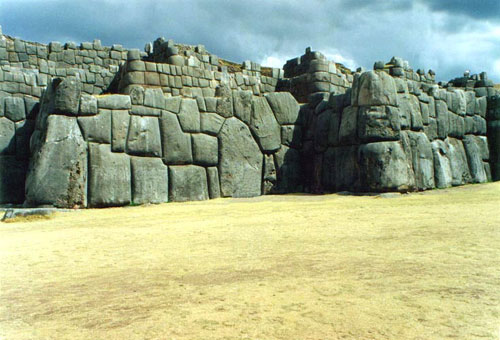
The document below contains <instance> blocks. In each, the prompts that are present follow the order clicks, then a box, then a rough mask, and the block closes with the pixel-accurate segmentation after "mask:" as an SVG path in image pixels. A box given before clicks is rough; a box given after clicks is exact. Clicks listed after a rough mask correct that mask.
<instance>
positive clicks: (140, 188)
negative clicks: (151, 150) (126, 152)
mask: <svg viewBox="0 0 500 340" xmlns="http://www.w3.org/2000/svg"><path fill="white" fill-rule="evenodd" d="M131 167H132V202H133V203H134V204H147V203H163V202H168V167H167V166H166V165H164V164H163V162H162V161H161V159H159V158H146V157H132V159H131Z"/></svg>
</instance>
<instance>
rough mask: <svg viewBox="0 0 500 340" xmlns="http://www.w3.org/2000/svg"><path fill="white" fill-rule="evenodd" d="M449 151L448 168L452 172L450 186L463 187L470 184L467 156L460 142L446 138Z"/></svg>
mask: <svg viewBox="0 0 500 340" xmlns="http://www.w3.org/2000/svg"><path fill="white" fill-rule="evenodd" d="M445 143H446V145H447V146H448V150H449V153H448V155H449V157H448V158H449V159H450V167H451V172H452V177H453V180H452V183H451V184H452V185H453V186H457V185H463V184H467V183H470V181H471V173H470V170H469V166H468V164H467V156H466V154H465V149H464V146H463V144H462V141H460V140H458V139H455V138H446V140H445Z"/></svg>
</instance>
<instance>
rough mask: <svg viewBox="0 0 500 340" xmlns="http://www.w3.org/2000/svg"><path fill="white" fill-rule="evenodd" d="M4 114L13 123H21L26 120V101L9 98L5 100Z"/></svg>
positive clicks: (18, 98)
mask: <svg viewBox="0 0 500 340" xmlns="http://www.w3.org/2000/svg"><path fill="white" fill-rule="evenodd" d="M4 101H5V102H4V105H5V106H4V114H5V117H7V118H9V119H10V120H12V121H13V122H19V121H21V120H23V119H25V118H26V109H25V106H24V100H23V98H21V97H7V98H5V99H4Z"/></svg>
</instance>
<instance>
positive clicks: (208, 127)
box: [200, 112, 224, 136]
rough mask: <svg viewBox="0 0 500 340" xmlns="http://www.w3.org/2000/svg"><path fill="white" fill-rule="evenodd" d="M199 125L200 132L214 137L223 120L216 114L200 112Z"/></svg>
mask: <svg viewBox="0 0 500 340" xmlns="http://www.w3.org/2000/svg"><path fill="white" fill-rule="evenodd" d="M200 123H201V132H203V133H208V134H210V135H214V136H216V135H217V134H218V133H219V131H220V129H221V127H222V124H224V118H222V117H221V116H219V115H218V114H216V113H211V112H201V113H200Z"/></svg>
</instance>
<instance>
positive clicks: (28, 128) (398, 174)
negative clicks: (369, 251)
mask: <svg viewBox="0 0 500 340" xmlns="http://www.w3.org/2000/svg"><path fill="white" fill-rule="evenodd" d="M0 66H1V67H0V178H2V181H0V203H2V204H5V203H14V204H15V203H17V204H19V203H23V202H24V204H25V205H27V206H39V205H52V206H56V207H70V208H73V207H106V206H121V205H128V204H145V203H161V202H167V201H188V200H202V199H208V198H217V197H247V196H257V195H261V194H269V193H288V192H301V191H308V192H318V193H319V192H330V191H340V190H349V191H378V192H380V191H410V190H427V189H432V188H435V187H438V188H442V187H448V186H451V185H462V184H465V183H481V182H485V181H487V180H491V178H492V177H493V178H494V179H499V177H500V169H499V168H498V166H499V165H500V158H499V154H500V152H499V150H500V137H499V136H500V135H499V133H500V128H499V127H500V125H499V126H497V125H498V124H497V123H499V122H500V116H499V115H498V114H496V113H497V111H498V112H500V105H499V103H500V99H499V97H498V94H497V93H496V91H495V89H494V88H493V87H492V85H493V84H492V82H491V81H489V80H488V79H487V76H486V75H485V74H481V75H479V76H478V75H473V76H470V75H466V76H464V77H461V78H456V79H454V80H452V81H451V82H450V83H448V84H445V85H444V86H440V85H438V84H436V83H435V78H434V73H433V72H432V71H429V72H428V73H424V72H423V71H421V70H418V71H417V72H414V71H413V70H411V69H410V67H409V65H408V63H407V62H405V61H403V60H402V59H400V58H393V59H392V60H391V61H390V62H389V63H387V64H386V63H383V62H377V63H375V65H374V71H369V72H362V70H358V71H357V72H352V71H350V70H347V69H346V68H345V67H343V66H342V65H340V64H336V63H334V62H332V61H328V60H327V59H326V58H325V57H324V56H323V55H322V54H321V53H319V52H313V51H311V50H310V49H307V50H306V53H305V54H304V55H303V56H301V57H299V58H295V59H292V60H290V61H288V62H287V63H286V64H285V65H284V70H280V69H270V68H264V67H261V66H260V65H258V64H256V63H253V62H249V61H245V62H243V63H242V64H241V65H238V64H235V63H231V62H227V61H224V60H222V59H219V58H218V57H217V56H215V55H212V54H210V53H208V52H207V51H206V50H205V48H204V46H202V45H198V46H188V45H181V44H175V43H174V42H173V41H171V40H168V41H167V40H165V39H163V38H159V39H157V40H156V41H155V42H154V43H148V44H146V47H145V52H140V51H139V50H127V49H124V48H123V47H122V46H120V45H113V46H112V47H103V46H101V44H100V42H99V41H98V40H95V41H94V42H93V43H82V44H80V45H79V46H76V44H74V43H67V44H64V46H63V45H62V44H60V43H56V42H54V43H50V44H49V45H42V44H37V43H30V42H25V41H22V40H20V39H13V38H10V37H8V36H2V35H0ZM276 91H279V92H276ZM486 119H488V121H486ZM486 135H487V137H486ZM488 142H490V145H489V146H488Z"/></svg>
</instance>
